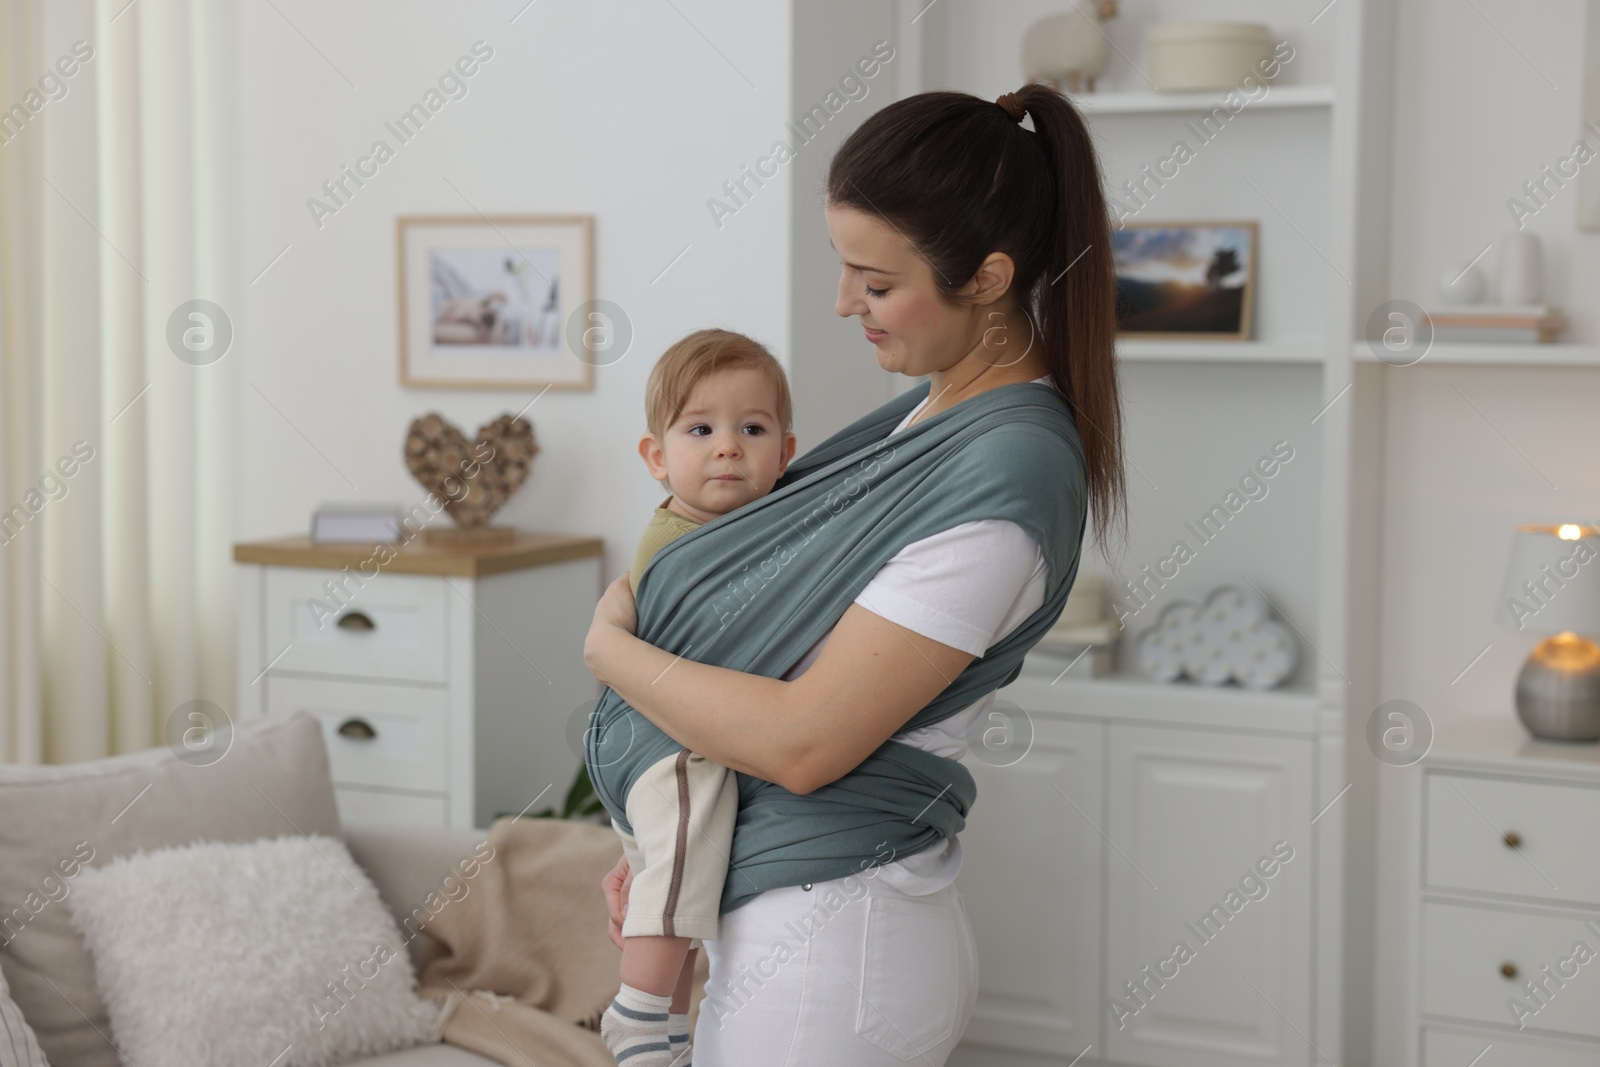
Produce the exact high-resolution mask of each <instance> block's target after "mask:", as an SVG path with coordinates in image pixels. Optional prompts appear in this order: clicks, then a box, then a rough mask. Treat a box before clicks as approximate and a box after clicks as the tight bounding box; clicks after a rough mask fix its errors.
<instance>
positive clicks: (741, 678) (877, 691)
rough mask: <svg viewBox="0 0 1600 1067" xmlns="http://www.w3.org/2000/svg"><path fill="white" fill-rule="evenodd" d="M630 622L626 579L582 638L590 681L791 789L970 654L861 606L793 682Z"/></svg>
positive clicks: (877, 736) (702, 747)
mask: <svg viewBox="0 0 1600 1067" xmlns="http://www.w3.org/2000/svg"><path fill="white" fill-rule="evenodd" d="M634 625H635V616H634V611H633V593H632V590H631V589H630V588H629V587H628V580H627V575H623V576H622V577H621V578H618V579H617V580H616V581H615V582H612V583H611V585H610V586H609V587H608V588H607V589H606V592H605V595H604V596H603V597H602V598H601V600H600V604H599V605H598V606H597V607H596V608H595V616H594V623H593V624H592V625H591V627H590V629H589V637H588V640H587V641H585V643H584V654H583V658H584V661H585V662H586V663H587V664H588V666H589V669H590V670H591V671H593V672H594V675H595V677H596V678H598V679H599V680H600V681H601V682H602V683H604V684H605V685H608V686H610V687H611V688H612V689H614V690H616V691H617V693H618V694H619V695H620V696H621V697H622V698H623V699H624V700H626V701H627V702H628V703H629V704H631V705H632V706H633V707H634V708H636V709H638V711H639V712H641V713H642V714H643V715H644V717H645V718H647V719H649V720H650V721H651V722H653V723H655V724H656V725H657V726H659V727H661V729H662V730H664V731H665V732H666V733H667V734H669V735H670V736H671V737H672V738H674V739H675V740H676V741H678V742H679V743H680V744H682V745H683V746H684V747H685V748H688V749H690V750H692V751H694V752H697V753H699V754H700V755H702V756H705V757H706V758H707V759H711V760H715V761H716V762H718V763H721V764H722V765H723V766H726V767H731V768H733V769H734V770H736V771H742V772H744V773H745V774H749V775H753V776H754V777H757V778H764V779H766V780H767V781H769V782H774V783H776V784H778V785H780V786H782V787H783V788H785V789H787V790H789V791H790V792H792V793H809V792H811V791H812V790H814V789H819V788H821V787H822V786H824V785H827V784H828V783H829V782H833V781H836V780H837V779H839V778H842V777H843V776H844V775H845V774H847V773H848V772H849V771H850V770H851V769H852V768H854V767H855V766H856V765H857V764H859V763H860V762H861V761H862V760H863V759H865V758H866V757H867V756H868V755H870V754H871V753H872V752H873V751H874V750H875V749H876V748H877V747H878V746H879V745H881V744H883V742H885V741H887V740H888V739H889V738H890V737H892V736H893V735H894V734H896V733H898V732H899V731H900V729H901V728H902V727H904V726H905V724H906V722H907V720H909V719H910V718H911V717H912V716H913V715H915V714H916V713H917V712H918V711H921V710H922V709H923V708H924V707H926V706H927V705H928V704H929V702H931V701H932V700H933V698H934V697H936V696H938V695H939V694H940V693H941V692H943V691H944V689H945V687H946V686H948V685H949V684H950V683H951V681H953V680H954V679H955V677H956V675H958V674H960V673H961V672H962V671H963V670H965V669H966V666H967V664H968V663H970V662H972V660H973V659H974V658H975V657H974V655H973V653H971V652H967V651H964V650H962V649H959V648H952V647H951V646H949V645H946V644H942V643H940V642H938V641H935V640H933V639H932V638H929V637H924V636H923V635H922V634H919V633H917V632H916V631H914V630H909V629H907V628H905V627H903V626H899V625H896V624H895V623H892V622H890V621H889V620H887V619H885V618H883V617H882V616H880V615H875V614H873V613H872V612H870V611H868V610H867V609H866V608H863V607H862V606H861V605H859V604H852V605H851V606H850V607H849V608H848V609H847V610H846V611H845V613H844V615H843V617H841V618H840V620H839V623H838V625H837V627H835V629H834V630H833V633H832V636H830V637H829V638H828V642H827V644H825V645H823V646H822V652H821V653H820V654H819V655H818V657H817V660H816V662H815V663H813V664H812V665H811V667H810V668H808V669H807V670H806V672H805V673H804V674H802V675H801V676H800V677H798V678H796V679H794V680H793V681H783V680H782V679H778V678H767V677H764V676H762V675H757V674H745V673H744V672H742V671H734V670H728V669H727V668H724V667H713V666H711V665H709V664H705V663H695V662H693V661H692V660H689V659H684V658H681V657H678V656H675V655H673V654H672V653H670V652H665V651H663V650H662V649H659V648H656V647H655V646H654V645H651V644H649V643H647V642H645V641H641V640H639V639H638V638H637V637H635V636H634V635H633V628H634ZM689 651H690V653H691V654H692V653H693V651H694V650H693V649H690V650H689Z"/></svg>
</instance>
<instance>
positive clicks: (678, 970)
mask: <svg viewBox="0 0 1600 1067" xmlns="http://www.w3.org/2000/svg"><path fill="white" fill-rule="evenodd" d="M688 958H689V938H687V937H625V938H623V939H622V981H623V984H624V985H631V986H633V987H634V988H635V989H642V990H644V991H645V992H646V993H652V994H654V995H655V996H658V997H671V996H672V995H673V993H674V992H675V991H676V990H677V988H678V985H679V979H680V978H681V977H682V972H683V966H684V962H685V961H686V960H688Z"/></svg>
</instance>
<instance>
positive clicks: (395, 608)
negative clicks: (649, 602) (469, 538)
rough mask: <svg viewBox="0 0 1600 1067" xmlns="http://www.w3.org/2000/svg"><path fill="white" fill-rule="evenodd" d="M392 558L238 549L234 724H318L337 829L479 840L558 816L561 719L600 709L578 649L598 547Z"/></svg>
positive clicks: (585, 543) (451, 551)
mask: <svg viewBox="0 0 1600 1067" xmlns="http://www.w3.org/2000/svg"><path fill="white" fill-rule="evenodd" d="M391 551H392V552H393V553H394V554H393V558H388V555H389V553H379V552H376V551H375V547H374V546H372V545H364V544H349V545H345V544H313V543H311V542H310V541H309V540H308V539H306V538H304V537H296V538H285V539H281V540H275V541H263V542H254V543H249V544H239V545H235V546H234V560H235V562H236V563H237V564H238V565H239V566H238V581H239V613H240V617H239V709H240V714H241V715H243V716H247V717H250V716H259V715H287V714H293V713H295V712H297V711H305V712H308V713H309V714H311V715H313V716H315V717H316V718H317V719H318V720H319V721H320V722H321V723H322V728H323V735H324V737H325V739H326V741H327V745H328V756H329V763H330V766H331V770H332V773H333V780H334V787H335V791H336V794H337V797H338V802H339V813H340V816H341V818H343V819H346V820H355V821H362V822H391V823H401V824H411V825H415V824H418V823H430V824H438V825H444V826H466V827H472V826H476V827H487V826H488V825H489V823H490V822H491V821H493V819H494V817H495V816H496V815H497V814H499V813H502V812H518V811H522V810H524V809H526V808H527V807H528V806H529V805H530V804H534V802H535V800H536V799H538V803H537V804H534V807H535V809H537V808H542V807H544V806H547V805H553V806H559V803H560V800H561V797H562V795H563V793H564V791H565V789H566V788H567V785H568V783H570V782H571V780H572V777H573V775H574V774H575V773H576V771H577V768H578V765H579V762H580V758H581V757H580V753H579V750H577V749H575V748H574V747H573V746H574V743H575V742H574V739H572V738H570V737H569V736H568V735H569V733H570V730H569V727H570V725H571V720H572V713H573V711H574V709H576V708H578V707H579V706H580V705H582V704H584V702H586V701H587V702H591V703H592V702H593V701H594V699H595V698H596V697H597V696H598V695H599V692H600V689H599V685H598V684H597V683H596V682H595V680H594V676H593V675H591V674H590V673H589V671H588V669H587V668H586V667H585V666H584V663H583V639H584V634H585V633H586V631H587V630H588V624H589V619H590V618H591V616H592V615H593V612H594V604H595V601H596V600H597V599H598V598H599V596H600V593H601V591H602V589H603V588H604V582H603V581H602V579H601V574H600V566H601V558H602V557H601V553H602V544H601V541H600V540H599V539H598V538H591V537H570V536H562V535H553V534H531V533H519V535H518V537H517V539H516V540H515V541H511V542H507V543H504V544H497V545H488V546H478V547H466V546H448V547H445V546H438V545H430V544H426V543H424V542H423V541H422V539H420V538H418V539H416V540H414V541H413V542H411V543H409V544H406V545H404V546H395V548H394V549H391ZM541 794H542V799H541Z"/></svg>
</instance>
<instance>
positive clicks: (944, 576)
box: [784, 375, 1050, 896]
mask: <svg viewBox="0 0 1600 1067" xmlns="http://www.w3.org/2000/svg"><path fill="white" fill-rule="evenodd" d="M1033 380H1034V381H1036V382H1039V383H1041V384H1045V385H1049V384H1050V377H1049V376H1048V375H1046V376H1044V377H1042V378H1035V379H1033ZM927 403H928V401H926V400H924V401H923V402H922V403H920V404H918V405H917V406H916V407H915V408H913V409H912V410H911V411H910V412H909V413H908V414H907V415H906V417H905V418H904V419H901V420H900V424H899V425H898V426H896V427H895V428H894V429H893V430H891V431H889V432H890V434H891V435H892V434H896V433H899V432H900V431H901V430H903V429H905V427H906V424H907V423H909V422H910V421H911V420H912V419H913V418H915V417H916V415H917V412H919V411H921V410H922V409H923V408H924V407H926V406H927ZM974 561H981V563H982V565H981V566H974V565H973V564H974ZM1049 573H1050V568H1049V565H1048V564H1047V563H1046V562H1045V558H1044V551H1043V550H1042V549H1041V548H1040V547H1039V545H1038V544H1037V542H1035V541H1034V540H1033V538H1031V537H1029V536H1028V535H1027V534H1026V533H1024V532H1023V530H1022V527H1020V526H1018V525H1017V524H1016V523H1014V522H1011V521H1010V520H1008V519H979V520H976V521H974V522H964V523H961V524H960V525H958V526H954V527H952V528H950V529H949V530H945V531H943V532H941V533H937V534H934V535H933V536H932V537H925V538H923V539H922V540H920V541H913V542H912V543H911V544H909V545H907V546H906V547H905V548H902V549H901V550H900V551H899V552H897V553H895V554H894V556H892V557H891V558H890V559H889V560H888V562H886V563H885V564H884V565H883V566H882V567H880V568H879V569H878V572H877V573H876V574H874V575H873V576H872V580H871V581H870V582H868V583H867V585H866V587H865V588H863V589H862V590H861V592H860V594H859V595H857V597H856V599H855V602H856V603H857V604H860V605H861V606H862V607H864V608H866V609H867V610H868V611H870V612H872V613H873V614H874V615H879V616H882V617H883V618H885V619H888V620H889V621H890V622H895V623H899V624H900V625H901V626H904V627H905V628H906V629H908V630H914V631H915V632H917V633H919V634H922V635H923V636H925V637H930V638H932V639H933V640H935V641H938V642H940V643H941V644H946V645H949V646H951V647H952V648H959V649H961V650H962V651H964V652H971V653H972V654H973V655H975V656H981V655H983V654H984V653H985V652H986V651H987V650H988V649H989V648H990V647H991V646H993V645H995V644H996V643H998V642H999V641H1000V640H1001V639H1002V638H1004V637H1005V636H1006V635H1007V634H1008V633H1010V632H1011V631H1012V630H1014V629H1016V628H1017V627H1018V626H1020V625H1021V624H1022V623H1023V622H1024V621H1025V620H1026V619H1027V618H1028V616H1030V615H1032V614H1033V613H1034V612H1035V611H1037V610H1039V606H1040V605H1041V604H1043V603H1044V594H1045V584H1046V581H1047V579H1048V577H1049ZM832 632H833V631H832V630H831V629H830V630H829V631H828V633H825V634H823V635H822V637H820V638H818V640H817V643H816V644H814V645H812V646H811V648H810V649H808V650H807V651H806V654H805V656H804V657H802V658H801V660H800V662H799V663H796V664H795V665H794V666H793V667H791V668H790V669H789V671H788V673H786V674H785V675H784V678H785V679H786V680H788V679H793V678H797V677H799V676H800V675H801V674H803V673H805V671H806V670H807V669H808V668H809V667H810V666H811V664H812V663H814V662H816V659H817V656H818V654H820V653H821V651H822V646H823V645H824V644H826V643H827V640H828V637H829V636H830V635H831V634H832ZM993 702H994V694H993V693H987V694H985V695H984V696H983V697H982V699H980V700H978V701H977V702H976V703H973V704H970V705H968V706H967V707H965V708H963V709H962V710H960V711H958V712H956V713H955V714H954V715H951V716H950V717H949V718H947V719H943V720H941V721H939V722H936V723H934V724H933V725H931V726H923V727H919V728H917V729H915V730H904V731H901V732H900V733H897V734H895V735H894V740H896V741H900V742H902V743H904V744H907V745H911V746H913V747H915V748H920V749H925V750H926V751H929V752H933V753H936V754H938V755H941V756H947V757H949V758H950V759H959V758H960V757H961V756H962V755H963V754H964V753H965V752H966V750H967V746H968V744H969V743H970V741H971V739H972V738H973V737H976V736H977V735H978V734H979V733H980V732H981V731H982V729H983V725H984V713H985V712H986V711H987V710H988V708H989V706H990V705H991V704H992V703H993ZM960 869H961V842H960V841H959V840H957V839H956V838H950V839H948V840H947V841H945V843H944V844H943V845H942V846H938V845H936V846H934V847H933V848H930V849H927V850H925V851H923V852H919V853H917V854H916V855H915V856H909V857H907V858H906V859H903V860H897V861H894V862H892V863H887V864H884V865H883V866H882V867H881V868H879V870H878V874H877V876H878V877H881V878H882V879H883V880H884V881H885V882H887V883H888V884H891V885H894V886H896V887H898V888H899V889H901V890H902V891H904V892H906V893H911V894H913V895H917V896H921V895H924V894H927V893H934V892H937V891H939V890H940V889H943V888H944V887H945V886H947V885H949V884H950V883H951V882H953V881H955V877H956V874H957V873H958V872H959V871H960Z"/></svg>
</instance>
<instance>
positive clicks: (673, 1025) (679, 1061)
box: [667, 1012, 691, 1067]
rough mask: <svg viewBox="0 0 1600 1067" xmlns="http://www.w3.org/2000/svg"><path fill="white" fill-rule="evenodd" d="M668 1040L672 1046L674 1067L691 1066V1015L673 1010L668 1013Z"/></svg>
mask: <svg viewBox="0 0 1600 1067" xmlns="http://www.w3.org/2000/svg"><path fill="white" fill-rule="evenodd" d="M667 1042H668V1043H669V1044H670V1045H671V1046H672V1057H673V1059H672V1067H691V1064H690V1060H689V1057H690V1055H691V1051H690V1046H689V1015H688V1013H687V1012H685V1013H684V1014H682V1015H679V1014H678V1013H676V1012H671V1013H669V1014H668V1015H667Z"/></svg>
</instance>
